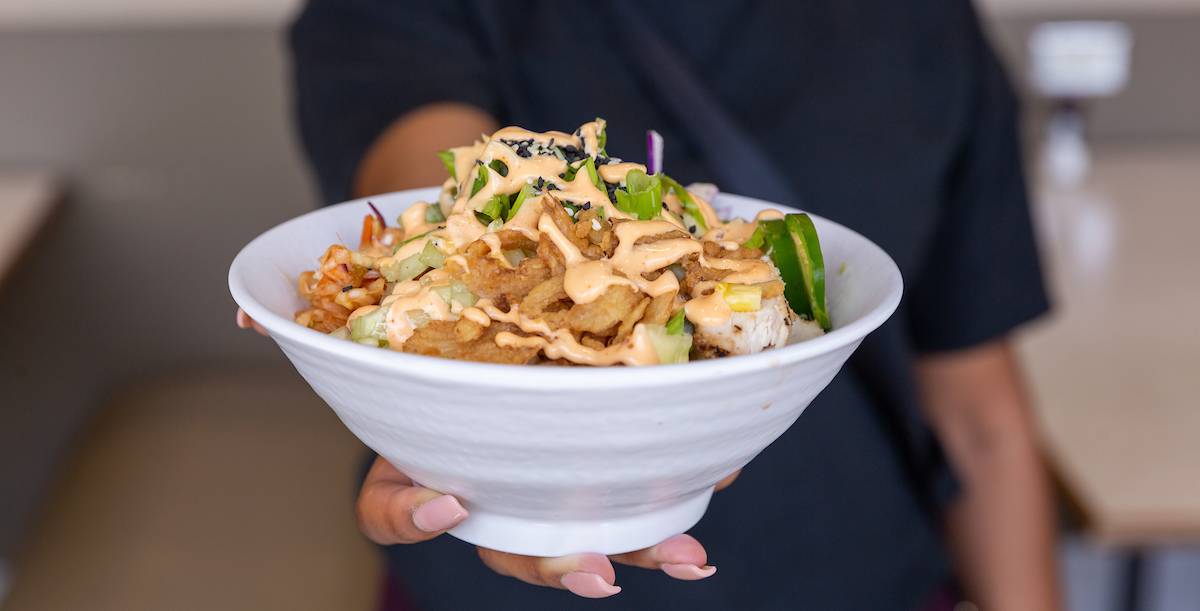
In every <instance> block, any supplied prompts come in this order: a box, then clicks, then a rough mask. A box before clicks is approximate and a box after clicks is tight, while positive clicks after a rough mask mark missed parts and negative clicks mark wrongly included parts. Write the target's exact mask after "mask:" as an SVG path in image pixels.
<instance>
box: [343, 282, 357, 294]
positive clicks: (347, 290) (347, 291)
mask: <svg viewBox="0 0 1200 611" xmlns="http://www.w3.org/2000/svg"><path fill="white" fill-rule="evenodd" d="M352 288H354V285H351V284H347V285H346V286H343V287H342V292H343V293H349V292H350V289H352Z"/></svg>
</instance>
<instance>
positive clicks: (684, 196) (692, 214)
mask: <svg viewBox="0 0 1200 611" xmlns="http://www.w3.org/2000/svg"><path fill="white" fill-rule="evenodd" d="M659 176H660V178H661V179H662V181H663V182H664V183H666V185H667V188H668V189H669V190H670V192H671V193H674V194H675V197H678V198H679V203H680V204H682V205H683V212H684V215H685V218H691V220H692V223H693V224H695V225H696V227H697V228H698V229H699V230H700V233H702V234H703V233H705V232H707V231H708V221H705V220H704V214H703V213H701V212H700V204H697V203H696V200H695V199H693V198H692V194H691V193H689V192H688V190H687V189H685V188H684V187H683V185H681V184H679V182H678V181H677V180H675V179H674V178H671V177H670V176H667V175H666V174H660V175H659Z"/></svg>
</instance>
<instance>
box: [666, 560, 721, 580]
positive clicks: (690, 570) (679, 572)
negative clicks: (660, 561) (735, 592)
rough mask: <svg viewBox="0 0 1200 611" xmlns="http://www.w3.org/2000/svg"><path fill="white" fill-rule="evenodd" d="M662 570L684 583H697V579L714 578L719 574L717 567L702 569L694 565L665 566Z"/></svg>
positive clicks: (709, 566)
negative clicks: (714, 575)
mask: <svg viewBox="0 0 1200 611" xmlns="http://www.w3.org/2000/svg"><path fill="white" fill-rule="evenodd" d="M660 568H662V570H663V572H664V573H666V574H668V575H670V576H671V577H674V578H675V579H682V580H684V581H696V580H697V579H704V578H705V577H712V576H713V574H714V573H716V572H717V567H715V566H712V565H708V566H702V567H701V566H696V565H694V564H664V565H662V566H661V567H660Z"/></svg>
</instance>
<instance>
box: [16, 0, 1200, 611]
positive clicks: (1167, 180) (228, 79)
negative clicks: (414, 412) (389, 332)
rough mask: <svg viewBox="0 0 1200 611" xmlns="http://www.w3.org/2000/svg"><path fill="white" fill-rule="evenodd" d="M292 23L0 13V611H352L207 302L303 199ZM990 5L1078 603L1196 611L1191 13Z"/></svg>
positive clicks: (1177, 5)
mask: <svg viewBox="0 0 1200 611" xmlns="http://www.w3.org/2000/svg"><path fill="white" fill-rule="evenodd" d="M294 6H295V2H294V1H293V0H256V1H247V0H242V1H235V0H220V1H209V2H174V3H163V2H153V1H150V0H108V1H106V2H100V1H99V0H87V1H82V0H41V1H40V2H21V1H17V2H0V91H2V93H0V134H2V135H3V137H0V257H2V258H0V268H7V269H8V272H7V273H6V274H5V275H4V279H3V280H2V284H0V316H2V317H3V319H4V320H7V321H10V322H9V323H8V324H6V325H3V326H0V346H2V347H3V350H2V351H0V397H3V399H2V401H0V499H2V502H0V608H3V609H5V611H31V610H40V609H73V608H89V609H157V608H172V609H190V608H195V609H210V608H224V609H237V608H245V609H251V608H263V607H286V608H291V609H308V608H311V609H327V608H339V609H348V610H353V609H369V608H371V601H372V600H373V597H374V594H375V592H374V588H375V587H376V585H377V579H376V577H377V574H376V572H375V571H376V570H378V568H377V560H376V558H375V556H374V554H373V553H372V551H371V549H370V548H369V546H367V545H366V544H365V543H364V542H363V540H362V539H361V537H359V536H358V534H357V533H356V531H355V528H354V517H353V512H352V510H351V498H352V494H353V486H354V482H353V474H354V472H355V468H356V461H357V459H358V458H359V455H360V452H361V446H359V444H358V443H357V441H355V440H354V439H353V437H352V436H351V435H350V434H349V433H347V432H346V431H345V430H343V428H342V426H341V424H340V423H339V422H337V420H336V418H335V417H334V416H333V415H332V413H331V412H330V411H329V410H328V409H327V408H325V407H324V406H323V405H322V404H321V403H320V401H319V399H317V398H315V397H314V396H313V395H312V393H311V392H310V391H309V390H308V389H307V387H306V386H305V385H304V383H303V381H302V380H300V379H299V377H298V376H296V375H295V374H294V372H291V371H290V370H289V369H288V367H287V365H286V364H285V363H284V361H283V359H282V358H280V355H278V354H277V353H276V350H275V348H274V346H272V345H271V344H270V343H269V342H266V341H260V338H257V337H251V336H249V335H247V334H245V333H241V332H239V331H238V330H237V329H235V328H234V326H233V324H232V316H233V312H232V308H233V306H232V302H231V300H230V299H229V298H228V296H227V291H226V290H225V272H226V269H227V266H228V263H229V261H230V260H231V259H232V257H233V255H234V253H235V252H236V251H237V249H238V248H239V247H240V246H241V245H242V244H244V243H245V242H246V241H247V240H249V239H250V238H252V237H253V236H254V235H255V234H257V233H258V232H259V231H261V230H262V229H265V228H267V227H269V226H271V225H273V224H275V223H276V222H279V221H281V220H283V219H285V218H288V217H290V216H293V215H296V214H299V213H302V212H304V211H306V210H308V209H311V208H312V207H313V206H315V205H317V203H318V202H317V200H316V196H315V195H314V191H313V189H312V186H311V184H310V181H309V179H308V177H307V175H306V170H305V168H304V167H303V166H302V164H301V161H300V156H299V154H298V153H297V150H296V144H295V140H294V137H293V135H292V127H291V116H290V109H289V104H288V91H287V79H288V67H287V65H286V61H285V49H284V40H283V38H282V36H281V33H282V28H283V27H284V24H285V23H286V20H287V18H288V16H289V15H290V13H291V11H292V10H294ZM981 8H982V9H983V11H984V13H985V15H986V17H987V20H988V25H989V28H990V30H991V31H992V34H993V40H994V42H995V43H996V45H997V46H998V47H999V49H1000V50H1001V51H1002V53H1003V54H1004V55H1005V56H1006V58H1007V60H1008V65H1009V67H1010V73H1011V74H1012V75H1013V77H1014V80H1015V81H1016V82H1017V83H1018V85H1019V86H1022V87H1023V88H1024V92H1025V107H1026V111H1027V112H1026V119H1027V124H1026V142H1027V143H1028V144H1029V146H1028V149H1029V150H1030V151H1031V154H1030V155H1028V158H1029V160H1030V176H1031V178H1032V179H1033V180H1032V182H1033V188H1034V191H1035V194H1036V195H1037V205H1038V215H1039V221H1040V226H1041V230H1042V235H1043V238H1044V239H1043V246H1044V252H1045V255H1046V259H1047V263H1048V268H1049V269H1048V273H1049V276H1050V279H1051V282H1052V286H1053V287H1054V290H1055V294H1056V298H1057V299H1056V303H1057V311H1056V313H1055V315H1054V317H1053V318H1052V319H1051V320H1049V321H1047V322H1046V323H1044V324H1042V325H1041V326H1039V327H1037V328H1035V329H1032V330H1031V331H1030V332H1029V333H1028V334H1027V335H1026V336H1025V337H1024V338H1023V341H1022V351H1023V353H1024V356H1025V357H1026V359H1027V363H1028V368H1029V373H1030V378H1031V383H1032V385H1033V389H1034V392H1035V394H1036V395H1037V397H1038V400H1039V406H1040V407H1039V410H1040V411H1039V414H1038V415H1039V420H1040V423H1041V425H1042V430H1043V432H1044V440H1045V444H1046V448H1047V451H1048V453H1049V454H1050V456H1051V458H1052V460H1053V462H1054V467H1055V469H1056V475H1057V476H1058V479H1059V482H1060V484H1061V487H1062V492H1063V498H1064V500H1065V501H1066V505H1067V507H1068V511H1067V512H1066V515H1067V516H1068V518H1069V519H1068V520H1067V532H1068V537H1067V538H1066V540H1065V543H1064V545H1063V551H1062V558H1063V565H1064V567H1065V575H1066V582H1067V583H1066V585H1067V590H1068V594H1069V608H1070V609H1072V610H1079V611H1082V610H1088V611H1092V610H1101V611H1105V610H1109V609H1119V608H1139V609H1145V610H1155V611H1165V610H1175V609H1194V608H1195V604H1196V601H1197V600H1200V586H1198V585H1197V584H1200V552H1198V551H1197V549H1198V548H1197V547H1196V545H1197V543H1198V542H1200V497H1198V496H1197V495H1200V486H1197V485H1196V483H1195V482H1196V481H1197V480H1198V479H1200V478H1198V477H1197V474H1198V473H1200V444H1197V443H1195V440H1196V439H1200V418H1198V417H1197V414H1198V413H1200V412H1197V411H1196V410H1195V409H1194V403H1195V400H1196V397H1197V396H1200V387H1198V386H1197V384H1198V382H1197V377H1196V376H1195V375H1194V369H1195V365H1196V363H1197V362H1200V330H1198V329H1200V327H1198V326H1197V325H1195V324H1189V323H1188V321H1190V320H1191V318H1192V317H1191V313H1192V310H1193V309H1194V307H1195V304H1196V303H1197V299H1198V298H1200V283H1197V282H1196V280H1195V278H1196V272H1195V271H1194V270H1193V269H1191V262H1192V261H1195V260H1200V241H1197V240H1195V239H1194V237H1193V236H1192V235H1191V231H1190V228H1191V227H1194V226H1195V225H1196V224H1197V222H1200V216H1198V215H1200V206H1197V203H1198V202H1197V196H1196V193H1198V192H1200V113H1197V112H1196V110H1195V109H1197V108H1200V70H1197V69H1196V67H1195V66H1193V65H1191V64H1192V62H1193V58H1196V57H1200V1H1197V0H1138V1H1134V0H1042V1H1035V0H986V1H984V2H983V3H982V7H981ZM1081 21H1082V22H1088V23H1082V24H1081V23H1074V24H1068V23H1063V22H1081ZM1097 22H1101V23H1097ZM1048 24H1049V25H1048ZM1064 28H1066V29H1064ZM1081 28H1082V29H1081ZM1081 76H1086V77H1087V78H1081ZM1039 159H1040V160H1041V162H1040V163H1039V162H1038V160H1039ZM280 423H283V425H282V426H281V425H280ZM179 523H183V524H187V525H189V526H188V527H187V528H184V529H178V528H171V527H169V526H170V525H172V524H179ZM1131 552H1136V553H1131ZM5 566H7V567H8V570H7V571H6V570H5V569H4V567H5ZM6 576H7V578H6ZM6 584H7V585H8V588H7V590H8V596H7V600H6V601H5V600H4V594H5V590H6V588H5V585H6Z"/></svg>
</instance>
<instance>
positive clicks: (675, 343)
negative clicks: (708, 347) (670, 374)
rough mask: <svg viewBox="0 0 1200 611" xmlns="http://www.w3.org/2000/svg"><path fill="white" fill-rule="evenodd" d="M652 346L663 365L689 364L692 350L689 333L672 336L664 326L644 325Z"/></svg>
mask: <svg viewBox="0 0 1200 611" xmlns="http://www.w3.org/2000/svg"><path fill="white" fill-rule="evenodd" d="M643 326H645V328H646V335H647V336H648V337H649V338H650V345H651V346H653V347H654V352H655V353H656V354H657V355H658V362H659V363H661V364H663V365H673V364H676V363H686V362H688V353H689V352H691V350H692V336H691V335H690V334H688V333H677V334H671V333H669V332H668V331H667V328H666V327H665V326H663V325H652V324H644V323H643Z"/></svg>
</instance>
